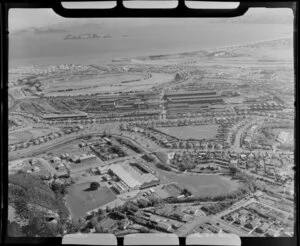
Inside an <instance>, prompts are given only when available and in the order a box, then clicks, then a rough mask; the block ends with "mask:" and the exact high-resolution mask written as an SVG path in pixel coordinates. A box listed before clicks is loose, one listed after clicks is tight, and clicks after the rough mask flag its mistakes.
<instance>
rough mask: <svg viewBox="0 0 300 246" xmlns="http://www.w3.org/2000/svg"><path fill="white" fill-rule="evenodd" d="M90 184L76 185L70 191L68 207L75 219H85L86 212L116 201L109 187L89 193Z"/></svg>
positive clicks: (67, 197) (67, 198)
mask: <svg viewBox="0 0 300 246" xmlns="http://www.w3.org/2000/svg"><path fill="white" fill-rule="evenodd" d="M89 187H90V182H88V183H83V184H75V185H73V186H72V187H70V189H69V190H68V194H67V196H66V200H67V205H68V207H69V208H70V210H71V213H72V216H73V217H74V218H78V217H83V216H85V215H86V212H88V211H90V210H92V209H95V208H97V207H100V206H102V205H104V204H106V203H109V202H111V201H113V200H115V199H116V196H115V195H114V194H113V193H112V192H111V190H110V189H108V188H107V187H100V188H99V189H98V190H95V191H89V190H88V189H89Z"/></svg>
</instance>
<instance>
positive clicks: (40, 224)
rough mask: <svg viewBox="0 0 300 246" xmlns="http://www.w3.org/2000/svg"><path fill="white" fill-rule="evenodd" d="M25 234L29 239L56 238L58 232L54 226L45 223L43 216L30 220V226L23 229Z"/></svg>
mask: <svg viewBox="0 0 300 246" xmlns="http://www.w3.org/2000/svg"><path fill="white" fill-rule="evenodd" d="M22 231H23V233H24V234H25V235H26V236H29V237H36V236H40V237H55V236H57V232H56V230H55V227H54V226H53V225H50V224H49V223H48V222H46V221H45V219H44V217H43V216H34V217H31V218H29V221H28V224H27V225H26V226H24V227H23V230H22Z"/></svg>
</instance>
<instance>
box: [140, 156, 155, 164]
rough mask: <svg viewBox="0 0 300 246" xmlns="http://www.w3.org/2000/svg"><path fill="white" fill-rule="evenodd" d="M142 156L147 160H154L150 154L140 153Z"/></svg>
mask: <svg viewBox="0 0 300 246" xmlns="http://www.w3.org/2000/svg"><path fill="white" fill-rule="evenodd" d="M142 158H143V159H144V160H145V161H147V162H154V161H155V158H154V157H153V156H151V155H150V154H144V155H142Z"/></svg>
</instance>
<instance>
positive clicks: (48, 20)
mask: <svg viewBox="0 0 300 246" xmlns="http://www.w3.org/2000/svg"><path fill="white" fill-rule="evenodd" d="M90 3H91V4H92V5H91V4H87V3H86V2H85V3H84V4H85V5H84V6H85V7H86V8H92V7H101V8H111V7H113V6H114V5H113V4H114V2H102V3H99V2H96V4H95V2H90ZM133 3H135V4H136V3H138V2H133ZM143 3H144V6H146V7H148V8H151V7H153V3H151V2H149V1H143ZM174 3H176V2H174V1H173V2H172V1H168V2H166V3H165V4H163V5H160V6H165V7H170V6H172V5H171V4H174ZM145 4H146V5H145ZM194 4H195V3H194ZM196 4H199V3H196ZM225 4H226V3H225ZM140 5H141V4H139V6H140ZM202 6H203V7H204V8H205V7H206V8H207V7H212V8H215V7H221V6H222V7H226V6H228V5H224V3H222V4H221V5H220V4H219V3H218V4H212V3H210V4H209V5H208V4H207V3H205V2H203V3H202V5H201V7H202ZM229 6H233V7H236V2H233V5H229ZM64 7H70V5H64ZM80 7H83V6H82V4H78V3H76V4H73V5H72V8H80ZM196 7H197V6H196ZM196 7H195V8H196ZM256 12H259V13H260V15H263V14H264V13H271V12H272V13H273V15H274V13H275V14H277V12H278V16H280V14H281V15H282V13H288V14H290V15H291V10H288V9H284V10H283V9H251V10H249V11H248V12H247V13H246V15H251V14H253V13H256ZM67 20H68V19H67V18H63V17H61V16H58V15H57V14H56V13H55V12H54V11H53V10H52V9H10V11H9V30H10V31H16V30H21V29H25V28H30V27H37V28H38V27H46V26H49V25H53V24H57V23H60V22H65V21H67ZM87 21H89V20H87Z"/></svg>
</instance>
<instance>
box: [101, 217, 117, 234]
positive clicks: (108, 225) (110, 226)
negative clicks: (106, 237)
mask: <svg viewBox="0 0 300 246" xmlns="http://www.w3.org/2000/svg"><path fill="white" fill-rule="evenodd" d="M97 225H100V226H102V227H103V228H105V229H107V230H109V231H111V230H112V231H114V230H116V229H117V228H118V226H119V225H118V221H117V220H113V219H111V218H108V217H107V218H104V219H103V220H101V221H100V222H99V223H98V224H97Z"/></svg>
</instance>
